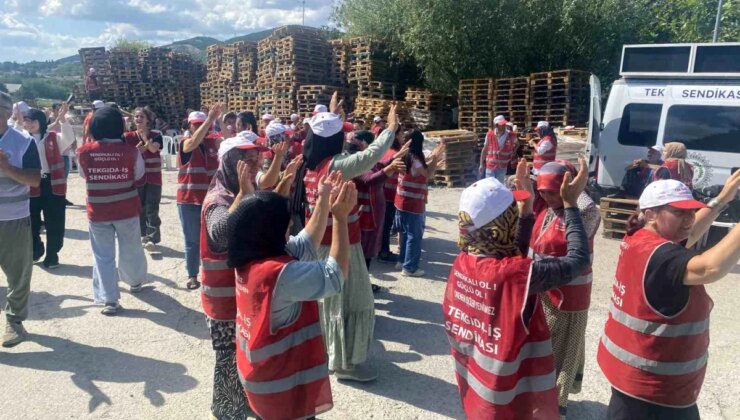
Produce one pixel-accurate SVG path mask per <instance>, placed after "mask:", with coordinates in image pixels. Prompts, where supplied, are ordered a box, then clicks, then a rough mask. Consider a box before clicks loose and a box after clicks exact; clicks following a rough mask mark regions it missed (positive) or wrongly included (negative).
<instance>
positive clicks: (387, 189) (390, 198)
mask: <svg viewBox="0 0 740 420" xmlns="http://www.w3.org/2000/svg"><path fill="white" fill-rule="evenodd" d="M397 152H398V150H393V149H389V150H388V151H387V152H385V155H383V157H382V158H381V159H380V161H381V162H383V161H387V162H388V164H390V163H391V159H392V158H393V156H394V155H395V154H396V153H397ZM396 188H398V174H397V173H394V174H393V175H391V176H389V177H387V178H386V179H385V183H384V184H383V193H384V194H385V201H386V202H387V203H393V202H394V201H395V200H396Z"/></svg>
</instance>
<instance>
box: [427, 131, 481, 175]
mask: <svg viewBox="0 0 740 420" xmlns="http://www.w3.org/2000/svg"><path fill="white" fill-rule="evenodd" d="M424 137H425V138H426V140H427V141H428V142H430V143H432V144H434V145H436V144H439V143H440V142H443V143H445V145H446V147H445V151H444V153H443V154H442V157H441V159H440V161H439V163H438V164H437V171H436V172H435V173H434V179H433V180H434V183H435V184H437V185H441V186H446V187H466V186H468V185H469V184H471V183H473V182H475V180H476V179H477V170H478V164H477V163H476V153H475V146H476V145H477V143H478V140H477V138H476V137H475V133H473V132H470V131H467V130H444V131H427V132H425V133H424Z"/></svg>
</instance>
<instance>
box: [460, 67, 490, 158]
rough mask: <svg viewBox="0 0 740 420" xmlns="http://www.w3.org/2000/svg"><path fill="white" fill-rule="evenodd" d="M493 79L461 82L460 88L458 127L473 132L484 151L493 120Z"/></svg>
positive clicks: (479, 147)
mask: <svg viewBox="0 0 740 420" xmlns="http://www.w3.org/2000/svg"><path fill="white" fill-rule="evenodd" d="M493 88H494V86H493V79H465V80H460V85H459V88H458V101H457V102H458V107H459V108H458V109H459V114H458V126H459V127H460V128H461V129H463V130H468V131H472V132H473V133H475V136H476V138H477V139H478V149H482V147H483V143H484V142H485V140H486V133H487V132H488V128H489V127H490V126H491V120H492V118H493V116H492V115H491V114H492V110H493Z"/></svg>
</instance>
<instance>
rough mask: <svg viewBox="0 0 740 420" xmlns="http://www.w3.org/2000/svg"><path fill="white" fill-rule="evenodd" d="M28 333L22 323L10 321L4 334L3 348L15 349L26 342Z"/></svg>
mask: <svg viewBox="0 0 740 420" xmlns="http://www.w3.org/2000/svg"><path fill="white" fill-rule="evenodd" d="M27 336H28V333H27V332H26V329H25V328H23V324H21V323H20V322H14V321H11V320H8V321H7V323H6V324H5V334H3V343H2V344H3V347H13V346H15V345H17V344H20V343H22V342H23V341H25V340H26V337H27Z"/></svg>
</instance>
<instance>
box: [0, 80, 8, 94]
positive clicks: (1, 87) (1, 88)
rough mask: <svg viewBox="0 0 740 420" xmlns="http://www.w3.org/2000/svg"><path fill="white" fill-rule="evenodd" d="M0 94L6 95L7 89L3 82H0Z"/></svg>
mask: <svg viewBox="0 0 740 420" xmlns="http://www.w3.org/2000/svg"><path fill="white" fill-rule="evenodd" d="M0 92H5V93H8V87H7V86H5V83H3V82H0Z"/></svg>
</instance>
